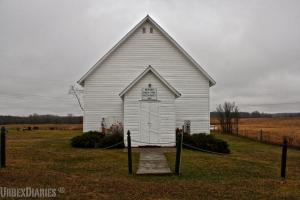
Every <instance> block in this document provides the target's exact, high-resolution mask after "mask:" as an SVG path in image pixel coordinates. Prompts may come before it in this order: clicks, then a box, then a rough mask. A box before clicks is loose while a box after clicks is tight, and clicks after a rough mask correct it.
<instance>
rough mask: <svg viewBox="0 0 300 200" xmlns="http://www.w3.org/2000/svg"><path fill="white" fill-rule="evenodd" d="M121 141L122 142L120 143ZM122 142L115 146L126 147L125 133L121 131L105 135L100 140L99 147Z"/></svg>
mask: <svg viewBox="0 0 300 200" xmlns="http://www.w3.org/2000/svg"><path fill="white" fill-rule="evenodd" d="M120 142H121V143H120ZM117 143H120V144H118V145H116V146H114V147H113V148H124V142H123V135H122V134H119V133H115V134H111V135H106V136H105V137H103V138H102V139H101V140H100V142H99V143H98V144H97V147H98V148H106V147H109V146H112V145H114V144H117Z"/></svg>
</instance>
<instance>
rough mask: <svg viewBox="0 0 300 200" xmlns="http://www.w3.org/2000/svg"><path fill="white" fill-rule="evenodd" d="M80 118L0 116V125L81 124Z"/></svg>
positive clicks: (68, 116) (71, 116)
mask: <svg viewBox="0 0 300 200" xmlns="http://www.w3.org/2000/svg"><path fill="white" fill-rule="evenodd" d="M81 123H82V116H73V115H67V116H57V115H38V114H33V115H29V116H9V115H6V116H5V115H0V124H1V125H4V124H81Z"/></svg>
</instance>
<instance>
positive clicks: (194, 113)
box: [83, 21, 209, 133]
mask: <svg viewBox="0 0 300 200" xmlns="http://www.w3.org/2000/svg"><path fill="white" fill-rule="evenodd" d="M150 26H152V24H150V23H149V22H148V21H146V22H145V24H144V25H142V26H140V28H138V29H137V30H136V31H135V32H134V33H133V34H131V35H130V36H129V37H128V38H127V39H126V40H125V41H124V42H123V43H122V44H121V45H120V46H119V47H118V48H117V49H116V50H115V51H114V52H112V53H111V54H110V55H109V57H108V58H107V59H106V60H105V61H104V62H103V63H101V65H100V66H99V67H98V68H97V69H95V71H94V72H93V73H91V74H90V75H89V76H88V77H87V78H86V79H85V81H84V96H83V100H84V108H85V111H84V131H88V130H99V128H100V124H101V119H102V118H103V117H116V118H119V119H120V120H123V102H122V99H121V98H120V97H119V93H120V92H121V91H122V90H123V89H124V88H125V87H126V86H127V85H129V84H130V83H131V82H132V81H133V80H134V79H135V78H136V77H137V76H138V75H140V74H141V73H142V72H143V71H144V70H145V68H146V67H148V65H151V66H152V67H153V68H154V69H155V70H156V71H157V72H158V73H159V74H160V75H161V76H162V77H164V78H165V79H166V80H167V81H168V82H169V83H170V84H171V85H172V86H173V87H174V88H176V89H177V90H178V91H179V92H180V93H181V94H182V96H181V97H179V98H178V99H176V100H175V111H176V127H181V126H182V125H183V122H184V120H191V131H192V133H199V132H205V133H209V81H208V79H207V78H206V77H205V76H204V75H203V74H202V72H200V71H199V69H198V68H197V67H196V66H195V65H194V64H192V63H191V62H190V61H189V60H188V59H187V58H186V57H185V56H184V55H183V54H182V53H181V52H180V51H179V50H178V49H177V48H176V47H175V46H174V45H173V44H172V43H171V42H170V41H169V40H167V38H166V37H165V36H164V35H163V34H162V33H161V32H159V30H158V29H156V28H155V27H154V26H152V27H153V28H154V32H153V33H149V28H150ZM142 27H145V28H146V33H143V32H142ZM125 131H126V130H125Z"/></svg>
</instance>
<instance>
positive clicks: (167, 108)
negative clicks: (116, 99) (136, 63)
mask: <svg viewBox="0 0 300 200" xmlns="http://www.w3.org/2000/svg"><path fill="white" fill-rule="evenodd" d="M149 83H151V85H152V86H151V87H153V88H156V89H157V99H158V100H159V102H158V104H159V134H158V136H157V137H158V141H157V143H158V144H161V146H174V145H175V120H176V119H175V95H174V93H172V92H171V91H170V90H169V89H168V88H167V87H166V86H165V85H164V84H163V83H162V82H161V81H160V80H159V79H158V78H157V77H156V76H155V75H154V74H153V73H152V72H148V73H147V74H146V75H145V76H143V78H142V79H141V80H140V81H139V82H138V83H136V84H135V85H134V86H133V87H132V88H131V89H130V90H129V91H128V92H127V93H126V94H125V97H124V129H125V130H130V132H131V138H132V140H133V141H132V146H145V145H146V144H145V143H139V142H135V141H143V140H142V138H141V134H140V103H142V102H141V101H139V100H140V99H141V92H142V88H147V86H148V84H149ZM124 138H125V144H127V138H126V137H124Z"/></svg>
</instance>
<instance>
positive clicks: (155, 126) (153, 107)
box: [140, 101, 160, 145]
mask: <svg viewBox="0 0 300 200" xmlns="http://www.w3.org/2000/svg"><path fill="white" fill-rule="evenodd" d="M140 140H141V141H142V142H143V143H145V144H143V145H147V144H148V145H155V143H159V141H160V135H159V102H147V101H141V102H140Z"/></svg>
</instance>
